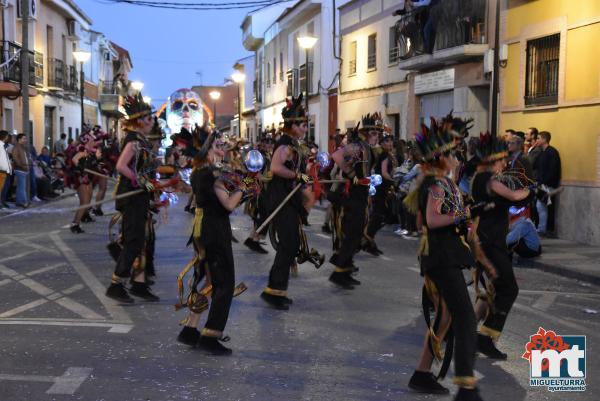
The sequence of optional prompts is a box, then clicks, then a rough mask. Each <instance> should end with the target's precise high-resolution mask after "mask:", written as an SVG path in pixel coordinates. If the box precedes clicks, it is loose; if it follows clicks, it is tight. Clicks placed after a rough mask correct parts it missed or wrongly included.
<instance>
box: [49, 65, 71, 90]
mask: <svg viewBox="0 0 600 401" xmlns="http://www.w3.org/2000/svg"><path fill="white" fill-rule="evenodd" d="M66 77H67V70H66V69H65V63H64V61H62V60H58V59H55V58H48V89H50V90H62V89H64V86H65V82H66Z"/></svg>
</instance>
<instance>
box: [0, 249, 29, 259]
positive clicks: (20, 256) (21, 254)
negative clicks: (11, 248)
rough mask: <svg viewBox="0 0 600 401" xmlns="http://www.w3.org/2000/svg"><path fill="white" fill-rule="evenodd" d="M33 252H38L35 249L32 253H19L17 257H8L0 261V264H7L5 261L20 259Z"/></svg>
mask: <svg viewBox="0 0 600 401" xmlns="http://www.w3.org/2000/svg"><path fill="white" fill-rule="evenodd" d="M34 252H38V251H37V249H36V250H34V251H27V252H22V253H19V254H18V255H13V256H9V257H8V258H4V259H0V262H7V261H9V260H13V259H20V258H22V257H25V256H27V255H30V254H32V253H34Z"/></svg>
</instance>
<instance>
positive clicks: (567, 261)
mask: <svg viewBox="0 0 600 401" xmlns="http://www.w3.org/2000/svg"><path fill="white" fill-rule="evenodd" d="M515 267H516V268H535V269H540V270H543V271H545V272H548V273H553V274H558V275H560V276H563V277H569V278H573V279H577V280H581V281H584V282H587V283H590V284H594V285H600V247H595V246H591V245H585V244H580V243H577V242H571V241H567V240H563V239H551V238H543V239H542V255H541V256H540V257H538V258H534V259H521V258H519V257H518V256H517V257H515Z"/></svg>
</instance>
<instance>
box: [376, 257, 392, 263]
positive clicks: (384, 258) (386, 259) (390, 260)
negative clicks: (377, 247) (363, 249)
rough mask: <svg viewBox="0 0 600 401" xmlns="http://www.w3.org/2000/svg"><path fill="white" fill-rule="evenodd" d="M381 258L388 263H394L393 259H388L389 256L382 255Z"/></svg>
mask: <svg viewBox="0 0 600 401" xmlns="http://www.w3.org/2000/svg"><path fill="white" fill-rule="evenodd" d="M379 257H380V258H381V259H383V260H385V261H386V262H393V260H392V258H388V257H387V256H383V255H380V256H379Z"/></svg>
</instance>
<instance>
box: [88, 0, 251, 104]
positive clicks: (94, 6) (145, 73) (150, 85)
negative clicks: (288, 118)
mask: <svg viewBox="0 0 600 401" xmlns="http://www.w3.org/2000/svg"><path fill="white" fill-rule="evenodd" d="M76 3H77V4H78V5H79V7H81V8H82V9H83V11H84V12H85V13H86V14H87V15H88V16H89V17H90V18H91V19H92V20H93V25H92V28H93V29H94V30H96V31H100V32H102V33H104V34H105V35H106V36H107V37H108V38H109V39H110V40H112V41H113V42H115V43H117V44H118V45H120V46H122V47H124V48H126V49H127V50H129V52H130V54H131V58H132V61H133V70H132V72H131V74H130V79H131V80H140V81H142V82H144V84H145V86H144V89H143V93H144V95H146V96H150V97H152V99H153V100H152V102H153V103H154V105H155V106H159V105H160V104H162V102H164V101H165V100H166V98H167V97H168V96H169V95H170V94H171V93H172V92H174V91H175V90H177V89H179V88H184V87H191V86H192V85H199V84H201V83H202V84H204V85H219V84H223V78H224V77H228V76H229V75H230V74H231V72H232V66H233V64H234V62H235V61H236V60H237V59H239V58H242V57H244V56H247V55H248V54H249V53H248V52H247V51H246V50H245V49H244V48H243V46H242V31H241V29H240V24H241V22H242V20H243V18H244V16H245V15H246V13H247V12H248V10H247V9H239V10H227V11H189V10H186V11H182V10H165V9H156V8H146V7H140V6H133V5H127V4H114V3H105V2H102V1H100V0H76ZM198 73H201V74H202V75H201V76H200V75H198Z"/></svg>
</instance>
